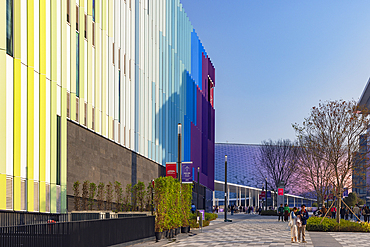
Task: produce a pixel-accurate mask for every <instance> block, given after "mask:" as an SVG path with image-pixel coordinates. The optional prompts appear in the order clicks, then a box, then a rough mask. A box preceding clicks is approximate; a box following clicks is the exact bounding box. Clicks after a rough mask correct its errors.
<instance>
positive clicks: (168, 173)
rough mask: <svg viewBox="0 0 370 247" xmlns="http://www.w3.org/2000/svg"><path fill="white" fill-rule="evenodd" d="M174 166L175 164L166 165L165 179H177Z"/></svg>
mask: <svg viewBox="0 0 370 247" xmlns="http://www.w3.org/2000/svg"><path fill="white" fill-rule="evenodd" d="M176 165H177V163H176V162H168V163H166V177H173V178H174V179H176V178H177V172H176Z"/></svg>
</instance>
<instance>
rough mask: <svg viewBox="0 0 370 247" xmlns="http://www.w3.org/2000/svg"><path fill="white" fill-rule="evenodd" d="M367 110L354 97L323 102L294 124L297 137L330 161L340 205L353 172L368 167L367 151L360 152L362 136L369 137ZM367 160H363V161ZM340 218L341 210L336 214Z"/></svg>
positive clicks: (327, 161)
mask: <svg viewBox="0 0 370 247" xmlns="http://www.w3.org/2000/svg"><path fill="white" fill-rule="evenodd" d="M368 125H369V115H368V110H367V109H366V108H365V107H362V106H358V105H357V104H356V102H355V101H343V100H338V101H327V102H323V103H322V102H320V103H319V106H318V107H313V108H312V109H311V113H310V116H309V117H307V118H305V119H304V122H303V125H302V126H299V125H298V124H294V125H293V127H294V129H295V130H296V133H297V136H298V139H302V138H304V139H305V143H306V144H307V145H308V146H310V147H314V148H315V150H316V151H315V152H314V153H313V154H314V155H315V156H316V157H318V158H322V159H323V160H324V161H325V162H326V163H327V164H328V169H329V176H330V186H331V188H332V189H333V193H334V194H335V196H336V197H337V199H338V205H337V206H338V209H339V208H340V207H341V200H342V195H343V189H344V188H345V187H349V186H351V184H352V181H351V179H352V173H353V172H354V171H359V170H361V169H363V168H364V166H365V167H368V165H369V164H368V162H366V159H367V156H368V155H367V148H366V152H365V153H364V152H362V153H360V152H359V147H360V138H364V139H365V140H367V128H368ZM362 161H364V162H362ZM337 222H339V214H337Z"/></svg>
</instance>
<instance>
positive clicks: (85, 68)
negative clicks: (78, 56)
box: [84, 40, 88, 102]
mask: <svg viewBox="0 0 370 247" xmlns="http://www.w3.org/2000/svg"><path fill="white" fill-rule="evenodd" d="M84 42H85V45H84V50H85V52H84V99H85V102H87V87H88V84H87V41H86V40H84Z"/></svg>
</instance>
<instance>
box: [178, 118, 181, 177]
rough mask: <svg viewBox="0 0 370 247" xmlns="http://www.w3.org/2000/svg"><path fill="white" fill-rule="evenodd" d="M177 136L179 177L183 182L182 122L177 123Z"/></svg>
mask: <svg viewBox="0 0 370 247" xmlns="http://www.w3.org/2000/svg"><path fill="white" fill-rule="evenodd" d="M177 137H178V139H177V140H178V144H177V146H178V150H177V151H178V152H177V171H178V173H179V174H178V175H177V178H178V179H179V182H180V183H181V123H179V124H178V125H177Z"/></svg>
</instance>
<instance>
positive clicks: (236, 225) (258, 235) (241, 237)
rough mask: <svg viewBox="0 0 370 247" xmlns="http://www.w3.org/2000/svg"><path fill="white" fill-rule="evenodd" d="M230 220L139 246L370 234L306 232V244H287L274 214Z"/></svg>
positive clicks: (323, 240) (345, 239) (364, 241)
mask: <svg viewBox="0 0 370 247" xmlns="http://www.w3.org/2000/svg"><path fill="white" fill-rule="evenodd" d="M228 218H229V219H232V220H233V222H231V223H225V222H223V215H221V214H220V215H219V218H218V219H216V220H215V221H212V222H211V225H210V226H207V227H205V228H204V229H203V231H202V232H201V231H199V230H193V231H192V233H191V234H180V235H178V236H177V237H176V239H172V240H167V239H163V240H161V241H159V242H154V241H153V240H151V241H146V242H143V243H137V244H135V245H133V246H134V247H143V246H171V247H172V246H282V247H283V246H284V247H285V246H307V247H311V246H317V247H336V246H359V247H361V246H370V233H352V232H351V233H325V232H307V231H306V241H307V243H305V244H303V243H291V241H290V228H289V227H288V226H287V223H285V222H278V221H277V218H276V217H270V216H259V215H246V214H235V215H233V216H230V215H229V216H228Z"/></svg>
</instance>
